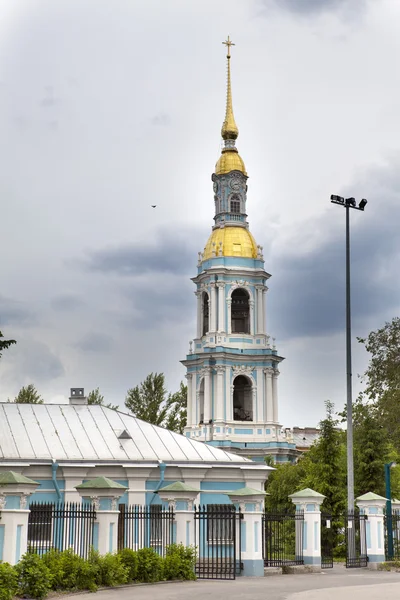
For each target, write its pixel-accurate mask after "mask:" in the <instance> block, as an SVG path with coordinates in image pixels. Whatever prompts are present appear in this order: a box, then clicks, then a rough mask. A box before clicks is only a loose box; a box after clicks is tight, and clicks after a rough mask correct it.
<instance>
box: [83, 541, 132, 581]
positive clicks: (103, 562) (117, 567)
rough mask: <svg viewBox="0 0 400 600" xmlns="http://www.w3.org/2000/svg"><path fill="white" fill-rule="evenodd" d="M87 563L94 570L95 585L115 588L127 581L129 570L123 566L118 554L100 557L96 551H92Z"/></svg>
mask: <svg viewBox="0 0 400 600" xmlns="http://www.w3.org/2000/svg"><path fill="white" fill-rule="evenodd" d="M89 563H90V564H91V565H92V569H93V570H94V573H95V581H96V583H97V585H103V586H106V587H115V586H116V585H122V584H123V583H127V581H128V574H129V569H128V568H127V567H126V566H125V565H124V564H123V562H122V560H121V557H120V555H119V554H105V555H104V556H100V554H99V553H98V552H97V551H96V550H92V551H91V553H90V556H89Z"/></svg>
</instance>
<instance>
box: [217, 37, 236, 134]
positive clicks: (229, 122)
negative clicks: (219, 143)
mask: <svg viewBox="0 0 400 600" xmlns="http://www.w3.org/2000/svg"><path fill="white" fill-rule="evenodd" d="M222 43H223V44H224V45H225V46H226V48H227V55H226V58H227V61H228V82H227V83H228V85H227V93H226V113H225V121H224V122H223V125H222V129H221V135H222V138H223V139H224V140H236V138H237V136H238V135H239V130H238V128H237V125H236V123H235V117H234V116H233V108H232V89H231V64H230V62H231V61H230V59H231V46H234V45H235V44H234V43H233V42H231V40H230V38H229V35H228V39H227V40H226V41H225V42H222Z"/></svg>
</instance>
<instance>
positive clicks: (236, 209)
mask: <svg viewBox="0 0 400 600" xmlns="http://www.w3.org/2000/svg"><path fill="white" fill-rule="evenodd" d="M231 213H234V214H235V215H239V214H240V198H239V196H232V198H231Z"/></svg>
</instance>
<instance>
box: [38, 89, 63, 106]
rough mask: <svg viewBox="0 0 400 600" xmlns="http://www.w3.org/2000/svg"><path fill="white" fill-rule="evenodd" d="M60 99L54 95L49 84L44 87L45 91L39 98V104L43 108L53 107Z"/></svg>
mask: <svg viewBox="0 0 400 600" xmlns="http://www.w3.org/2000/svg"><path fill="white" fill-rule="evenodd" d="M59 102H60V100H59V99H58V98H56V97H55V95H54V88H53V86H51V85H48V86H46V87H45V93H44V96H43V98H42V99H41V100H40V106H42V107H43V108H53V107H54V106H56V105H57V104H59Z"/></svg>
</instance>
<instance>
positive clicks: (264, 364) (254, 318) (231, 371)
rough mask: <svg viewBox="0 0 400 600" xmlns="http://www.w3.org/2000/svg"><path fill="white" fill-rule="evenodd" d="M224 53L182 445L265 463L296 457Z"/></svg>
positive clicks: (197, 279)
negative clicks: (193, 443)
mask: <svg viewBox="0 0 400 600" xmlns="http://www.w3.org/2000/svg"><path fill="white" fill-rule="evenodd" d="M223 44H225V46H226V48H227V56H226V59H227V97H226V111H225V119H224V122H223V125H222V129H221V135H222V140H223V148H222V151H221V156H220V157H219V159H218V161H217V163H216V165H215V172H214V173H213V175H212V177H211V179H212V182H213V190H214V204H215V215H214V225H213V227H212V231H211V235H210V237H209V238H208V241H207V243H206V245H205V247H204V250H203V252H199V255H198V263H197V275H196V277H194V278H193V279H192V281H193V282H194V284H195V285H196V291H195V294H196V297H197V332H196V337H195V339H194V340H193V341H192V342H190V349H189V354H188V355H187V356H186V359H185V360H183V361H182V364H183V365H184V366H185V367H186V369H187V373H186V378H187V382H188V399H187V426H186V428H185V434H186V436H187V437H190V438H193V439H196V440H199V441H203V442H206V443H207V444H210V445H213V446H217V447H220V448H225V449H229V450H230V451H233V452H236V453H238V454H243V455H245V456H248V457H251V458H252V459H253V460H256V461H264V457H265V456H266V455H267V454H269V455H272V456H273V457H274V459H275V461H276V462H284V461H291V460H294V458H295V457H296V456H297V452H296V450H295V445H294V443H293V441H292V440H291V439H290V438H288V437H287V434H286V433H284V432H282V429H281V426H280V425H279V417H278V376H279V369H278V366H279V363H280V362H281V361H282V360H283V358H282V357H281V356H279V354H278V351H277V349H276V346H275V343H272V344H271V339H270V336H269V335H268V333H267V330H268V328H267V321H266V294H267V291H268V287H267V285H266V283H267V281H268V279H269V278H270V275H269V273H267V272H266V270H265V268H264V257H263V248H262V246H259V245H257V244H256V241H255V239H254V237H253V236H252V234H251V233H250V230H249V223H248V221H247V208H246V205H247V179H248V176H247V172H246V168H245V165H244V162H243V160H242V158H241V156H240V155H239V152H238V150H237V148H236V140H237V138H238V135H239V130H238V127H237V125H236V122H235V118H234V114H233V107H232V88H231V64H230V63H231V47H232V46H233V45H234V44H233V43H232V42H231V41H230V39H229V37H228V39H227V40H226V41H225V42H223Z"/></svg>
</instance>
